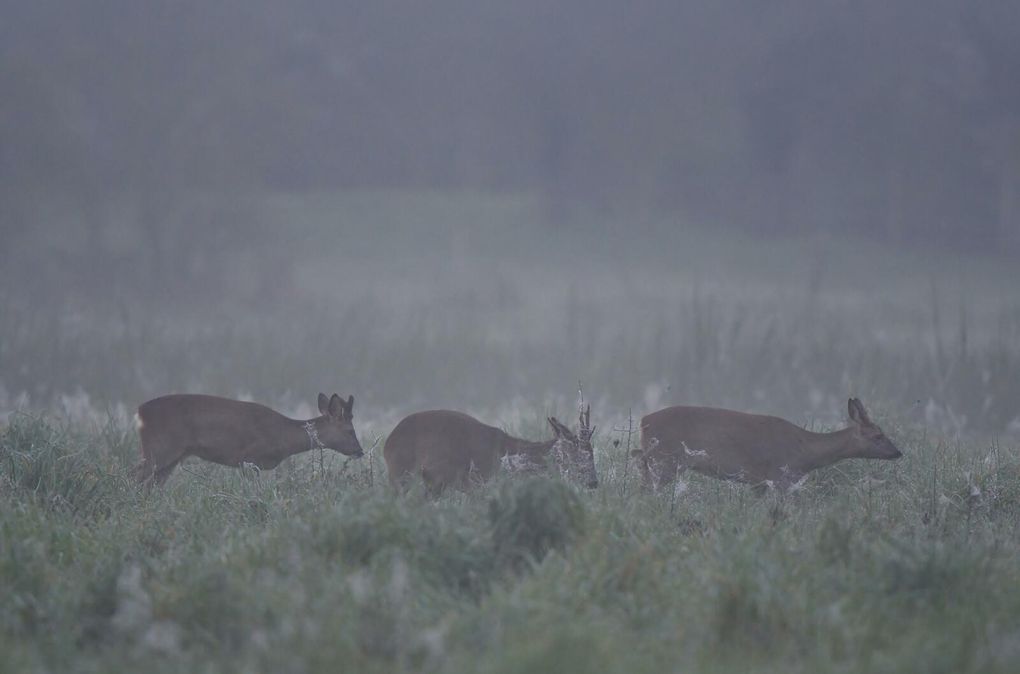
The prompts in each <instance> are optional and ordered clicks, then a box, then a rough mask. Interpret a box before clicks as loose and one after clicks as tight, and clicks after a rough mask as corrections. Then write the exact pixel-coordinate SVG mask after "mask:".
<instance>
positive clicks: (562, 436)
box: [547, 405, 599, 489]
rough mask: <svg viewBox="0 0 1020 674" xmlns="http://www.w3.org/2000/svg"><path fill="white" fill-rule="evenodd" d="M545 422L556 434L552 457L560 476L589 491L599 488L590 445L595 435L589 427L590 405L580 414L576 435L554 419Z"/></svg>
mask: <svg viewBox="0 0 1020 674" xmlns="http://www.w3.org/2000/svg"><path fill="white" fill-rule="evenodd" d="M547 421H548V422H549V425H550V426H552V429H553V433H555V434H556V441H555V443H554V444H553V447H552V455H553V459H554V460H555V462H556V467H557V469H559V471H560V474H561V475H562V476H563V477H565V478H567V479H570V480H574V481H575V482H579V483H581V484H583V485H584V486H586V487H588V488H589V489H594V488H595V487H597V486H599V480H598V476H597V475H596V474H595V450H594V448H593V447H592V444H591V440H592V437H593V436H594V435H595V429H594V428H592V427H591V405H589V406H588V407H587V408H586V409H585V410H584V411H582V412H581V415H580V419H579V427H578V434H577V435H574V433H573V432H572V431H571V430H570V429H569V428H567V427H566V426H564V425H563V424H561V423H560V422H559V421H558V420H557V419H556V417H549V418H548V419H547Z"/></svg>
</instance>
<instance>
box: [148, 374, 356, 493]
mask: <svg viewBox="0 0 1020 674" xmlns="http://www.w3.org/2000/svg"><path fill="white" fill-rule="evenodd" d="M319 411H320V412H322V416H320V417H316V418H314V419H308V420H307V421H301V420H298V419H289V418H287V417H285V416H283V415H282V414H280V413H279V412H275V411H273V410H271V409H269V408H268V407H265V406H264V405H259V404H257V403H248V402H241V401H240V400H230V399H229V398H218V397H216V396H207V395H191V394H184V395H168V396H163V397H160V398H155V399H153V400H150V401H148V402H146V403H143V404H142V405H141V406H140V407H139V408H138V414H136V415H135V420H136V422H137V424H138V434H139V436H140V437H141V441H142V442H141V447H142V462H141V463H140V464H138V466H136V467H135V478H136V479H137V480H138V481H139V482H149V483H155V484H157V485H160V484H163V483H164V482H166V479H167V477H169V475H170V473H171V471H173V469H174V467H175V466H176V465H177V464H178V463H180V462H181V460H182V459H184V458H185V457H188V456H197V457H199V458H200V459H205V460H206V461H212V462H213V463H219V464H222V465H224V466H240V465H241V464H242V463H252V464H255V465H256V466H258V467H259V468H261V469H263V470H268V469H271V468H276V467H277V466H278V465H280V462H281V461H283V460H284V459H286V458H287V457H289V456H292V455H294V454H299V453H301V452H307V451H308V450H310V449H325V448H327V447H328V448H331V449H333V450H335V451H338V452H340V453H341V454H344V455H345V456H351V457H359V456H363V455H364V452H363V451H362V449H361V444H360V443H359V442H358V436H357V435H356V434H355V433H354V424H353V418H354V396H350V397H349V398H348V399H347V400H346V401H345V400H344V399H343V398H341V397H340V396H338V395H337V394H335V393H334V394H333V397H331V398H326V396H325V395H324V394H322V393H320V394H319Z"/></svg>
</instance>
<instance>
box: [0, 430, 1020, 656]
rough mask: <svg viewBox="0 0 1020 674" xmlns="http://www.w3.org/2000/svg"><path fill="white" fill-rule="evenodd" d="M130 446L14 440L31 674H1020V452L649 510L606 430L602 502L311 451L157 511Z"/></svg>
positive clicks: (677, 498)
mask: <svg viewBox="0 0 1020 674" xmlns="http://www.w3.org/2000/svg"><path fill="white" fill-rule="evenodd" d="M894 427H895V425H894ZM515 430H519V431H520V432H522V433H523V434H525V435H534V434H536V433H537V431H536V430H535V428H534V427H525V428H522V429H515ZM118 431H124V429H123V428H92V429H89V428H84V429H83V428H80V427H75V426H66V425H63V424H60V423H56V422H54V421H53V420H50V419H41V418H35V417H24V416H19V417H15V418H13V419H12V420H11V422H10V424H9V425H8V426H7V427H6V429H5V430H4V434H3V444H2V457H3V461H0V508H2V512H3V517H2V518H0V668H2V669H4V670H6V671H125V670H133V669H138V668H140V667H145V668H146V669H154V670H156V671H168V672H171V671H194V670H196V669H200V670H202V671H281V670H286V671H295V672H305V671H307V672H317V671H336V669H337V668H342V669H344V670H352V671H368V672H372V671H378V672H391V671H411V672H430V671H444V672H446V671H449V672H458V671H464V672H469V671H470V672H477V671H490V672H509V671H560V670H564V669H566V670H574V669H581V668H583V669H586V670H590V671H600V672H601V671H606V672H612V671H620V672H623V671H628V672H629V671H649V672H651V671H711V672H720V671H722V672H728V671H733V672H737V671H748V670H749V669H755V670H756V671H777V672H778V671H802V672H817V671H841V672H855V671H860V672H872V671H954V672H961V671H982V672H997V671H998V672H1010V671H1015V669H1016V667H1017V666H1018V665H1020V647H1018V641H1017V639H1018V634H1020V545H1018V541H1020V538H1018V536H1017V534H1018V531H1020V452H1018V450H1017V448H1016V447H1004V446H998V447H994V446H986V445H964V444H945V443H943V444H939V443H938V442H937V441H933V440H932V439H931V438H930V437H929V438H925V437H924V436H923V435H921V434H919V433H914V432H911V431H909V430H896V431H893V436H894V438H895V439H896V441H897V442H898V443H899V444H900V445H901V446H902V447H903V449H904V450H905V453H906V457H905V458H904V459H903V460H901V461H900V462H897V463H894V464H889V463H881V464H872V463H867V462H856V463H854V462H850V463H845V464H840V465H837V466H835V467H832V468H830V469H826V470H823V471H821V472H819V473H818V474H816V475H813V476H812V478H811V479H810V480H809V482H808V483H807V486H806V487H805V488H804V489H803V490H802V491H800V492H798V493H796V494H794V495H791V496H787V497H780V496H778V495H775V494H770V495H767V496H766V497H764V498H758V497H755V496H753V495H752V494H751V493H750V492H749V491H748V490H747V489H746V488H744V487H742V486H740V485H733V484H729V483H723V482H718V481H714V480H710V479H707V478H699V477H697V476H693V477H691V478H690V479H689V480H688V485H687V489H686V491H684V492H683V493H679V494H677V493H672V494H666V493H664V494H658V495H656V494H647V493H644V492H642V491H640V489H639V488H638V485H637V484H636V480H637V475H636V471H626V470H624V469H623V466H622V465H621V464H622V463H623V462H625V461H626V457H625V456H624V454H623V449H621V448H620V447H614V446H613V444H612V443H611V442H609V439H610V438H609V437H606V438H604V441H603V442H602V443H601V444H600V445H599V446H598V447H597V460H598V465H599V468H600V470H601V478H602V479H601V482H602V484H601V485H600V487H599V488H598V489H596V490H591V491H589V490H582V491H575V490H574V489H573V488H572V487H571V486H569V485H565V484H562V483H559V482H558V481H556V480H555V479H553V478H545V477H540V478H534V479H531V480H523V481H518V480H497V481H496V482H495V483H493V484H491V485H488V486H484V487H481V488H478V489H475V490H473V491H471V492H469V493H466V494H464V493H457V492H453V493H450V494H447V495H445V496H443V497H442V498H440V499H438V500H430V499H428V498H425V496H424V490H418V491H415V490H412V491H411V493H410V494H408V495H405V496H398V495H397V494H395V493H392V492H391V490H390V488H389V486H388V485H386V484H385V482H384V481H382V480H374V479H369V477H368V476H369V475H370V474H375V475H377V474H378V473H377V472H376V471H378V470H379V469H380V468H381V466H379V465H376V466H372V467H371V470H370V468H369V466H366V465H359V466H357V467H350V466H348V467H347V469H346V470H343V469H342V464H340V463H339V462H333V463H327V464H326V466H325V472H322V471H320V468H319V465H318V461H317V460H316V458H315V457H311V456H307V455H306V456H299V457H294V458H293V459H291V460H289V461H288V462H287V463H285V464H284V465H282V466H281V467H280V468H279V469H277V470H276V471H268V472H262V473H259V472H256V471H240V470H229V469H225V468H221V467H218V466H213V465H211V464H204V463H199V462H195V463H190V462H189V463H186V464H185V466H184V467H185V468H186V470H183V471H181V470H179V471H178V472H177V473H175V474H174V475H173V476H172V477H171V479H170V481H169V483H168V484H167V486H166V488H165V489H163V490H155V491H152V492H146V491H145V490H138V489H135V488H133V487H132V486H130V485H129V483H128V482H127V476H128V472H129V469H130V466H131V463H132V460H133V459H132V450H133V449H134V447H133V440H132V439H131V435H130V434H129V433H126V432H123V434H122V433H121V432H118ZM366 460H367V461H375V462H379V457H378V456H377V455H372V456H370V457H367V459H366ZM610 466H616V467H617V469H616V470H607V468H609V467H610Z"/></svg>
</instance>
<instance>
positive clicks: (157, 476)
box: [152, 456, 184, 487]
mask: <svg viewBox="0 0 1020 674" xmlns="http://www.w3.org/2000/svg"><path fill="white" fill-rule="evenodd" d="M183 458H184V457H183V456H182V457H181V458H179V459H177V460H175V461H174V462H173V463H170V464H167V465H165V466H163V467H161V468H157V469H156V472H154V473H153V474H152V481H153V483H154V484H155V485H156V486H157V487H162V486H163V483H164V482H166V479H167V478H168V477H170V473H172V472H173V470H174V468H176V467H177V464H178V463H180V462H181V459H183Z"/></svg>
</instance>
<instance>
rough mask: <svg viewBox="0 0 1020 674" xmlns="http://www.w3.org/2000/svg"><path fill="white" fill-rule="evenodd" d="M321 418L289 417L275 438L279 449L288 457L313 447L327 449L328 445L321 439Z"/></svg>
mask: <svg viewBox="0 0 1020 674" xmlns="http://www.w3.org/2000/svg"><path fill="white" fill-rule="evenodd" d="M320 420H321V417H317V418H315V419H307V420H301V419H287V420H286V424H285V425H284V426H283V427H282V428H281V429H280V432H279V434H278V435H277V436H276V437H275V438H274V444H275V445H276V447H277V451H278V452H279V453H280V454H281V455H283V457H284V458H286V457H288V456H294V455H295V454H301V453H303V452H307V451H309V450H311V449H325V448H326V446H325V445H324V444H322V441H321V440H320V439H319V422H320Z"/></svg>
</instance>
